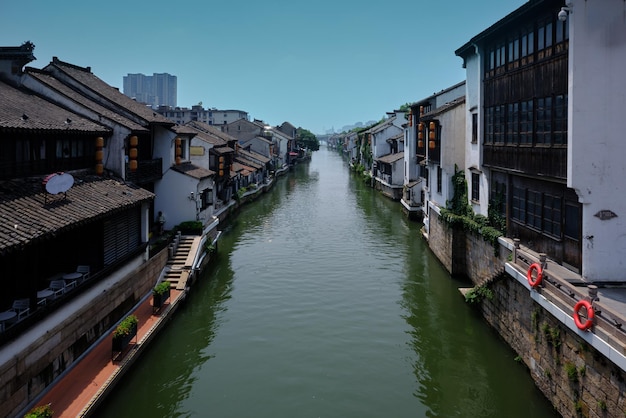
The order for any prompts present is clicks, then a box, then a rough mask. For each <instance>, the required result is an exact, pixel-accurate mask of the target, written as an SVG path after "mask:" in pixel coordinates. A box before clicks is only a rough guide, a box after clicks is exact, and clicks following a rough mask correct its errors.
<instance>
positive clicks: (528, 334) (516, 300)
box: [428, 208, 626, 418]
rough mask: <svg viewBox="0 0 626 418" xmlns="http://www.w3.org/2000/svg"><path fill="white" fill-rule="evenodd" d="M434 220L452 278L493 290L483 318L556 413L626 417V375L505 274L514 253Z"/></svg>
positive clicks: (436, 245)
mask: <svg viewBox="0 0 626 418" xmlns="http://www.w3.org/2000/svg"><path fill="white" fill-rule="evenodd" d="M431 209H432V208H431ZM429 218H430V219H429V227H430V228H429V234H428V244H429V247H430V248H431V250H432V251H433V253H434V254H435V255H436V256H437V257H438V258H439V260H440V261H441V262H442V264H443V265H444V267H445V268H446V269H447V270H448V272H450V274H452V275H455V276H464V277H466V278H468V280H469V281H471V284H472V285H474V286H476V285H482V284H485V285H486V286H488V288H489V289H491V290H492V292H493V298H491V299H489V298H484V299H483V300H482V301H481V302H480V303H479V304H478V306H479V309H480V311H481V314H482V316H483V318H484V319H485V321H486V322H487V323H488V324H489V325H490V326H491V327H492V328H493V329H494V330H495V331H496V332H497V333H498V334H499V335H500V336H501V338H502V339H503V340H504V341H505V342H506V343H507V344H508V345H509V346H510V347H511V348H512V349H513V350H514V351H515V352H516V353H517V355H518V356H517V357H516V359H511V361H519V362H520V364H521V365H524V366H525V367H527V368H528V370H529V372H530V375H531V377H532V379H533V380H534V382H535V384H536V386H537V387H538V388H539V389H540V390H541V391H542V392H543V393H544V395H545V396H546V397H547V398H548V399H549V400H550V401H551V402H552V405H553V406H554V408H555V410H556V411H557V412H558V413H559V414H561V415H562V416H564V417H590V418H596V417H598V418H599V417H602V418H608V417H622V418H623V417H624V416H626V372H624V371H623V370H622V368H620V367H618V366H617V365H616V364H615V363H614V362H612V361H611V360H610V359H609V358H608V357H607V356H605V355H604V354H602V353H601V352H600V351H598V350H596V348H594V347H593V346H591V345H590V344H588V343H587V341H585V339H583V338H581V337H580V336H579V335H578V334H576V333H575V332H574V331H572V330H571V329H570V328H569V327H567V326H565V325H564V324H563V322H562V321H561V320H559V319H558V318H557V317H555V316H554V315H553V314H552V313H551V312H550V311H548V310H547V309H545V308H544V307H543V306H542V305H540V304H539V303H537V302H536V301H535V300H533V298H532V297H531V295H530V294H529V290H528V289H527V288H526V287H525V286H524V285H522V284H521V283H520V282H519V281H517V280H515V279H514V278H513V277H511V276H510V275H509V274H508V273H503V271H504V265H505V263H506V261H507V260H508V259H509V255H510V254H511V250H510V249H509V248H507V247H504V246H500V248H499V255H498V256H496V255H495V253H494V247H493V246H492V245H491V243H489V242H486V241H484V240H483V239H482V237H480V236H477V235H475V234H473V233H470V232H468V233H466V232H465V231H462V230H458V229H456V230H455V229H453V228H449V227H448V226H447V225H446V224H444V223H443V222H442V221H441V220H440V219H439V216H438V213H437V211H435V210H431V211H430V217H429ZM511 384H512V385H514V382H512V383H511Z"/></svg>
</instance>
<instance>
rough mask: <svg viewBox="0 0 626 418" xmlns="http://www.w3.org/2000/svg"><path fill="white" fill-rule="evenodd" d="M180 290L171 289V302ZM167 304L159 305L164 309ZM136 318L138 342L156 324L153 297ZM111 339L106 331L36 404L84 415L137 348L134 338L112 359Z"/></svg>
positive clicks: (59, 414) (60, 414)
mask: <svg viewBox="0 0 626 418" xmlns="http://www.w3.org/2000/svg"><path fill="white" fill-rule="evenodd" d="M180 294H181V292H180V291H177V290H175V289H172V290H171V295H170V304H171V303H174V302H175V301H177V299H178V298H179V296H180ZM166 308H167V305H166V306H165V307H164V308H162V309H161V311H162V312H163V311H164V309H166ZM134 314H135V315H136V316H137V318H138V320H139V324H138V327H137V340H136V341H137V342H139V343H141V341H142V339H143V338H144V337H145V336H146V335H148V334H149V333H150V331H151V330H152V329H153V328H154V327H155V326H156V325H157V323H158V321H159V319H160V318H161V317H160V316H159V315H153V314H152V298H151V297H150V298H148V299H147V300H146V301H145V302H143V303H142V304H141V305H140V306H139V307H138V308H137V309H136V310H135V311H134ZM111 339H112V336H111V335H109V336H108V337H107V338H105V339H103V340H102V341H101V342H100V343H99V344H98V345H97V346H96V347H94V348H93V349H92V350H91V352H90V353H89V354H88V355H87V356H85V357H84V358H83V359H82V360H81V361H80V362H79V363H78V364H77V365H75V366H74V368H73V369H72V370H70V371H69V372H68V373H67V374H66V375H65V376H64V377H63V379H61V380H60V381H59V382H58V383H56V384H55V385H54V387H52V389H51V390H50V391H49V392H48V393H47V394H46V395H45V396H44V397H43V398H42V399H41V401H39V402H38V405H45V404H48V403H49V404H51V406H52V410H53V411H54V417H55V418H64V417H79V416H83V413H84V412H85V411H86V407H87V406H89V405H91V404H92V403H93V402H95V401H96V400H97V399H98V397H100V396H102V394H103V393H102V392H103V391H104V390H105V389H107V388H108V386H109V385H110V384H111V380H112V378H113V377H114V376H115V375H116V374H117V373H119V372H120V370H121V368H122V367H128V366H129V365H128V364H126V363H125V361H124V360H125V358H126V357H127V356H129V354H130V351H132V350H134V349H136V347H137V346H136V345H134V344H135V341H133V343H131V347H130V348H129V349H127V350H126V351H125V352H124V353H123V356H121V357H120V358H119V359H115V361H113V359H112V351H111V344H112V342H111Z"/></svg>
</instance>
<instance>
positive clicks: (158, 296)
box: [152, 281, 170, 310]
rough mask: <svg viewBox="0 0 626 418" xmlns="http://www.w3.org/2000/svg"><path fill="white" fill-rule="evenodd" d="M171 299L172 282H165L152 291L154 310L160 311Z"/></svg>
mask: <svg viewBox="0 0 626 418" xmlns="http://www.w3.org/2000/svg"><path fill="white" fill-rule="evenodd" d="M169 297H170V282H168V281H164V282H161V283H159V284H157V285H156V286H155V287H154V289H152V309H153V310H158V309H161V307H162V306H163V305H164V304H165V301H166V300H167V299H169Z"/></svg>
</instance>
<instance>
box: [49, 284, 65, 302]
mask: <svg viewBox="0 0 626 418" xmlns="http://www.w3.org/2000/svg"><path fill="white" fill-rule="evenodd" d="M48 289H50V290H52V291H53V292H54V298H55V299H56V298H57V297H59V296H61V295H63V293H65V282H64V281H63V280H53V281H51V282H50V287H49V288H48Z"/></svg>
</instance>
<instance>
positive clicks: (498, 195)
mask: <svg viewBox="0 0 626 418" xmlns="http://www.w3.org/2000/svg"><path fill="white" fill-rule="evenodd" d="M489 190H490V194H491V197H490V200H489V206H490V207H492V208H493V210H494V211H496V213H499V214H500V215H502V216H503V217H506V183H502V182H499V181H497V180H492V181H491V187H490V188H489Z"/></svg>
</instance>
